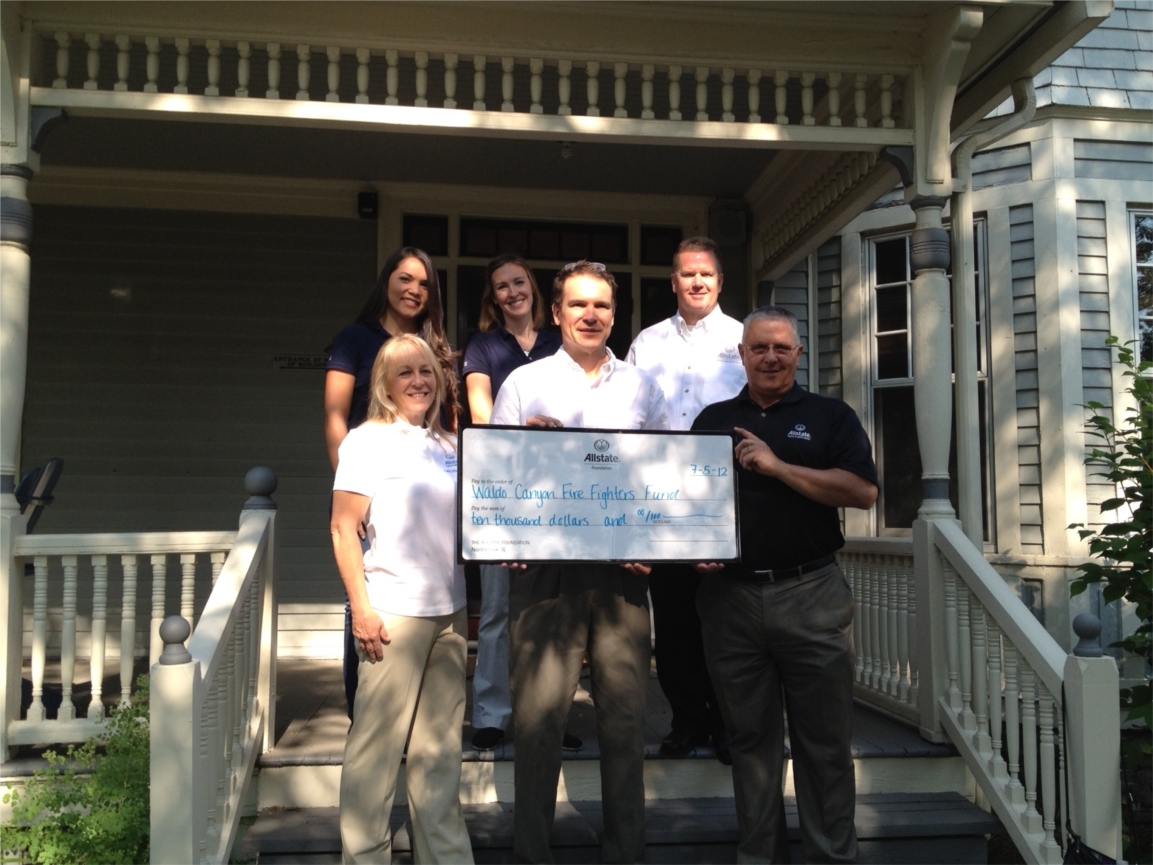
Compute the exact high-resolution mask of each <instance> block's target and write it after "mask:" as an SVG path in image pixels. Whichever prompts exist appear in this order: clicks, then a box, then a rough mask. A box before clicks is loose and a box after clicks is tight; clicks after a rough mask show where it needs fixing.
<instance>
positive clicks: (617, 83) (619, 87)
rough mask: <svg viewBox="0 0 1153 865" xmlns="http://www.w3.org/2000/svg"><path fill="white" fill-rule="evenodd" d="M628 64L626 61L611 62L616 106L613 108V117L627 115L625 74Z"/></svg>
mask: <svg viewBox="0 0 1153 865" xmlns="http://www.w3.org/2000/svg"><path fill="white" fill-rule="evenodd" d="M628 71H629V65H628V64H627V63H614V64H613V99H614V100H616V104H617V107H616V108H615V109H614V110H613V117H628V116H629V112H628V109H626V108H625V95H626V86H625V76H626V75H627V74H628Z"/></svg>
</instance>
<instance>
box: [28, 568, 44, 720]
mask: <svg viewBox="0 0 1153 865" xmlns="http://www.w3.org/2000/svg"><path fill="white" fill-rule="evenodd" d="M32 574H33V577H32V580H33V583H32V705H31V706H29V707H28V715H27V718H28V720H29V721H43V720H44V718H45V717H46V715H45V711H44V660H45V650H46V648H47V643H48V557H47V556H36V557H35V558H34V559H33V560H32Z"/></svg>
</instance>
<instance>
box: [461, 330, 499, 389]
mask: <svg viewBox="0 0 1153 865" xmlns="http://www.w3.org/2000/svg"><path fill="white" fill-rule="evenodd" d="M485 337H486V334H484V332H483V331H482V332H481V333H478V334H477V335H476V336H474V337H473V338H472V339H470V340H469V341H468V346H467V347H466V348H465V350H464V361H463V362H462V363H461V374H462V377H463V378H468V377H469V375H471V374H472V373H474V372H479V373H482V374H484V375H487V376H488V377H489V378H492V360H491V358H490V356H489V350H488V345H489V343H488V339H486V338H485Z"/></svg>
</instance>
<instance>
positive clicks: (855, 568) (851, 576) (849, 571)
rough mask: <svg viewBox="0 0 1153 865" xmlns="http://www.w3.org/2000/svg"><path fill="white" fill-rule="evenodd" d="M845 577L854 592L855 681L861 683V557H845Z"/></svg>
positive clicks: (862, 663) (862, 644)
mask: <svg viewBox="0 0 1153 865" xmlns="http://www.w3.org/2000/svg"><path fill="white" fill-rule="evenodd" d="M845 568H846V571H845V576H846V577H848V580H849V586H850V588H851V589H852V592H853V647H854V648H855V649H856V655H857V661H856V664H855V665H854V666H853V679H854V681H857V682H859V681H861V675H862V673H863V671H864V669H865V652H864V643H863V640H862V637H861V616H862V615H863V613H862V605H861V593H862V586H861V557H860V555H859V554H858V553H849V554H848V555H846V556H845Z"/></svg>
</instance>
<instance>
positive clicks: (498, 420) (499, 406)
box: [488, 367, 524, 426]
mask: <svg viewBox="0 0 1153 865" xmlns="http://www.w3.org/2000/svg"><path fill="white" fill-rule="evenodd" d="M521 369H524V367H521ZM517 372H519V370H513V372H512V375H510V376H509V377H508V378H506V379H505V380H504V384H503V385H501V388H500V390H499V391H498V392H497V395H496V402H494V403H493V406H492V416H491V417H489V419H488V422H489V423H490V424H503V425H505V426H521V425H522V424H523V423H524V421H522V420H521V416H520V391H519V390H518V389H517V381H516V380H517V378H518V376H517Z"/></svg>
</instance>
